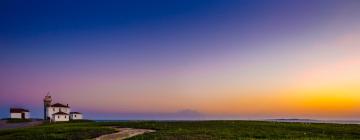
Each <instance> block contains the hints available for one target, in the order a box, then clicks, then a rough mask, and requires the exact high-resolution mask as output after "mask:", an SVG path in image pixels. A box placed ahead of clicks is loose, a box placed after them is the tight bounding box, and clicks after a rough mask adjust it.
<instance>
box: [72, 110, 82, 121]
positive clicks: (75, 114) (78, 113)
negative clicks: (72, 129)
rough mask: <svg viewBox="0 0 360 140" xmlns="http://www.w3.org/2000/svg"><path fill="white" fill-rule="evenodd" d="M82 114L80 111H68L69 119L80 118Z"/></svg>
mask: <svg viewBox="0 0 360 140" xmlns="http://www.w3.org/2000/svg"><path fill="white" fill-rule="evenodd" d="M82 119H83V115H82V114H81V113H80V112H70V120H82Z"/></svg>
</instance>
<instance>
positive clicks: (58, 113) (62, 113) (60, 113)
mask: <svg viewBox="0 0 360 140" xmlns="http://www.w3.org/2000/svg"><path fill="white" fill-rule="evenodd" d="M53 115H69V114H67V113H65V112H61V111H59V112H57V113H54V114H53Z"/></svg>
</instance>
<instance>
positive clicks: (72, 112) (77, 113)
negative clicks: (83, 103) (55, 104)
mask: <svg viewBox="0 0 360 140" xmlns="http://www.w3.org/2000/svg"><path fill="white" fill-rule="evenodd" d="M70 114H81V113H80V112H70Z"/></svg>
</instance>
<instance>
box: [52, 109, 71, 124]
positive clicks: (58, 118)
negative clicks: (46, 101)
mask: <svg viewBox="0 0 360 140" xmlns="http://www.w3.org/2000/svg"><path fill="white" fill-rule="evenodd" d="M69 119H70V117H69V114H67V113H64V112H61V111H60V112H56V113H54V114H52V118H51V121H52V122H66V121H69Z"/></svg>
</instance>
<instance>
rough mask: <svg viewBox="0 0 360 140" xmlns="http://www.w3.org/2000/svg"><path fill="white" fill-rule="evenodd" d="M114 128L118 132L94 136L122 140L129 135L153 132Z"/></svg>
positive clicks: (109, 139) (99, 139)
mask: <svg viewBox="0 0 360 140" xmlns="http://www.w3.org/2000/svg"><path fill="white" fill-rule="evenodd" d="M116 130H117V131H119V132H117V133H112V134H107V135H102V136H100V137H97V138H95V140H123V139H126V138H130V137H133V136H136V135H141V134H144V133H150V132H155V130H149V129H134V128H116Z"/></svg>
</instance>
